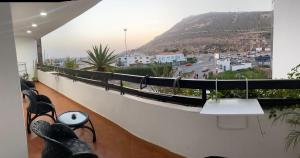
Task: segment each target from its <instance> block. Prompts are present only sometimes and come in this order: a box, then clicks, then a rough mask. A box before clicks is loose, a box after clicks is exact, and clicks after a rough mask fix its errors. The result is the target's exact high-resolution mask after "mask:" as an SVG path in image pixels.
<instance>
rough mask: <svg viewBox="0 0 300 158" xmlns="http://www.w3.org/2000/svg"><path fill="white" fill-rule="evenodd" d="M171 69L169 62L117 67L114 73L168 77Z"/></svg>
mask: <svg viewBox="0 0 300 158" xmlns="http://www.w3.org/2000/svg"><path fill="white" fill-rule="evenodd" d="M171 71H172V65H170V64H151V65H148V66H141V67H127V68H117V69H115V70H114V72H116V73H123V74H130V75H141V76H146V75H149V76H155V77H168V76H170V75H171Z"/></svg>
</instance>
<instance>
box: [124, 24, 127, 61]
mask: <svg viewBox="0 0 300 158" xmlns="http://www.w3.org/2000/svg"><path fill="white" fill-rule="evenodd" d="M124 33H125V54H126V56H127V29H126V28H125V29H124Z"/></svg>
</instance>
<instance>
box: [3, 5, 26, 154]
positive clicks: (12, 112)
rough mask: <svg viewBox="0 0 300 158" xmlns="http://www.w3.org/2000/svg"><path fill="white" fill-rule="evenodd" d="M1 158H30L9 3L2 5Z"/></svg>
mask: <svg viewBox="0 0 300 158" xmlns="http://www.w3.org/2000/svg"><path fill="white" fill-rule="evenodd" d="M0 48H1V49H0V107H1V110H0V127H1V128H0V157H3V158H5V157H7V158H8V157H11V158H13V157H15V158H17V157H20V158H21V157H22V158H27V157H28V152H27V141H26V132H25V125H24V116H23V108H22V100H21V99H22V98H21V93H20V80H19V75H18V68H17V56H16V47H15V40H14V33H13V26H12V16H11V8H10V4H9V3H0Z"/></svg>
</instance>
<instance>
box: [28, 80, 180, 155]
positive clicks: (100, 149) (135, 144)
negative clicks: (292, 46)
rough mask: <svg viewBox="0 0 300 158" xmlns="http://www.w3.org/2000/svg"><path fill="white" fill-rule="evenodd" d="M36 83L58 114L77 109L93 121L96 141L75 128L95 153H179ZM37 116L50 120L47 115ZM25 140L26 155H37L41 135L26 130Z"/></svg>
mask: <svg viewBox="0 0 300 158" xmlns="http://www.w3.org/2000/svg"><path fill="white" fill-rule="evenodd" d="M36 86H37V90H39V92H40V93H41V94H44V95H47V96H48V97H50V99H51V100H52V101H53V104H54V105H55V107H56V109H57V112H58V114H60V113H62V112H65V111H70V110H79V111H83V112H87V113H88V114H89V116H90V119H91V121H92V122H93V124H94V125H95V130H96V135H97V142H95V143H93V142H92V135H91V133H90V132H89V131H88V130H82V129H79V130H77V131H76V133H77V135H78V136H79V137H80V138H81V139H82V140H84V141H85V142H88V143H89V145H90V146H92V149H93V151H94V152H95V153H96V154H97V155H98V156H99V157H114V158H118V157H119V158H121V157H131V158H134V157H139V158H141V157H145V158H147V157H149V158H150V157H151V158H152V157H164V158H167V157H174V158H175V157H181V156H179V155H177V154H174V153H172V152H170V151H168V150H166V149H163V148H161V147H159V146H157V145H154V144H151V143H149V142H146V141H144V140H142V139H140V138H138V137H136V136H134V135H132V134H131V133H129V132H128V131H126V130H125V129H123V128H121V127H120V126H118V125H116V124H115V123H113V122H111V121H109V120H107V119H105V118H104V117H102V116H100V115H99V114H97V113H95V112H93V111H91V110H89V109H87V108H85V107H84V106H82V105H80V104H78V103H76V102H74V101H72V100H70V99H69V98H67V97H65V96H63V95H62V94H60V93H58V92H56V91H55V90H53V89H51V88H49V87H47V86H46V85H44V84H42V83H36ZM23 106H24V108H26V107H27V106H28V100H27V99H25V100H24V101H23ZM41 119H43V120H48V121H51V120H49V119H47V118H41ZM27 143H28V150H29V157H30V158H40V156H41V152H42V149H43V144H44V143H43V141H42V139H40V138H39V137H37V136H36V135H35V134H28V135H27Z"/></svg>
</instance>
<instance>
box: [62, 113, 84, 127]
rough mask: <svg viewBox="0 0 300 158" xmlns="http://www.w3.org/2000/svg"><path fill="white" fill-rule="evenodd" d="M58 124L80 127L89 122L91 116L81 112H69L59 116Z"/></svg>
mask: <svg viewBox="0 0 300 158" xmlns="http://www.w3.org/2000/svg"><path fill="white" fill-rule="evenodd" d="M57 120H58V122H60V123H63V124H65V125H68V126H70V127H75V126H80V125H83V124H85V123H86V122H87V121H88V120H89V115H88V114H87V113H84V112H81V111H67V112H64V113H62V114H61V115H59V116H58V119H57Z"/></svg>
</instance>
